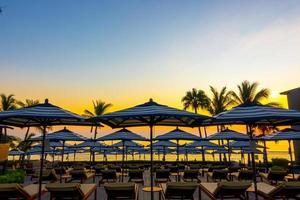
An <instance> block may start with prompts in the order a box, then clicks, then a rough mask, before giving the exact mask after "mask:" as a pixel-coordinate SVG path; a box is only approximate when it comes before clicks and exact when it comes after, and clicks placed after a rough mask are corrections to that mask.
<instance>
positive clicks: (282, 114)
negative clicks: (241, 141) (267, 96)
mask: <svg viewBox="0 0 300 200" xmlns="http://www.w3.org/2000/svg"><path fill="white" fill-rule="evenodd" d="M211 122H212V123H214V124H219V125H221V124H244V125H246V127H247V134H248V135H249V136H250V141H251V142H252V141H253V127H255V126H257V125H271V126H280V125H292V124H297V123H299V122H300V112H298V111H296V110H289V109H284V108H277V107H273V106H266V105H260V104H253V103H245V104H242V105H239V106H236V107H234V108H232V109H230V110H227V111H225V112H222V113H220V114H218V115H215V116H213V117H212V119H211ZM195 123H196V124H199V125H200V124H201V123H202V122H198V123H197V122H195ZM251 157H252V167H253V169H254V170H253V173H254V176H253V177H254V178H253V182H254V189H255V198H256V199H257V198H258V196H257V182H256V178H255V177H256V170H255V160H254V152H253V153H251Z"/></svg>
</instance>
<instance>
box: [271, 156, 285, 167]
mask: <svg viewBox="0 0 300 200" xmlns="http://www.w3.org/2000/svg"><path fill="white" fill-rule="evenodd" d="M272 166H278V167H281V168H283V169H287V168H288V166H289V160H287V159H284V158H274V159H272Z"/></svg>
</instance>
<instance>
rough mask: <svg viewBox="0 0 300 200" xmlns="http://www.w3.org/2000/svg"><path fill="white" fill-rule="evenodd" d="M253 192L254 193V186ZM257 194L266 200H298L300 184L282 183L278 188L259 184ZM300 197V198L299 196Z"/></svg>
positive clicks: (297, 182) (296, 182) (262, 183)
mask: <svg viewBox="0 0 300 200" xmlns="http://www.w3.org/2000/svg"><path fill="white" fill-rule="evenodd" d="M251 191H254V188H253V186H252V189H251ZM257 193H258V195H259V196H262V197H263V198H264V199H270V200H271V199H277V198H280V199H289V198H292V199H297V196H298V195H300V182H299V181H295V182H282V183H280V184H279V185H277V186H273V185H270V184H268V183H264V182H259V183H257ZM298 197H299V196H298Z"/></svg>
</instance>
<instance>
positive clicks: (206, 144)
mask: <svg viewBox="0 0 300 200" xmlns="http://www.w3.org/2000/svg"><path fill="white" fill-rule="evenodd" d="M186 147H206V149H209V148H210V147H219V145H217V144H214V143H212V142H210V141H206V140H202V141H194V142H192V143H189V144H187V145H186Z"/></svg>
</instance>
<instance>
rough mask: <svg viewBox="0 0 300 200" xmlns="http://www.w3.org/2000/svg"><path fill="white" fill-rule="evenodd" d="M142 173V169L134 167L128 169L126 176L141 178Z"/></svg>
mask: <svg viewBox="0 0 300 200" xmlns="http://www.w3.org/2000/svg"><path fill="white" fill-rule="evenodd" d="M143 173H144V170H141V169H134V170H129V172H128V176H129V177H130V178H131V179H143Z"/></svg>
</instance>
